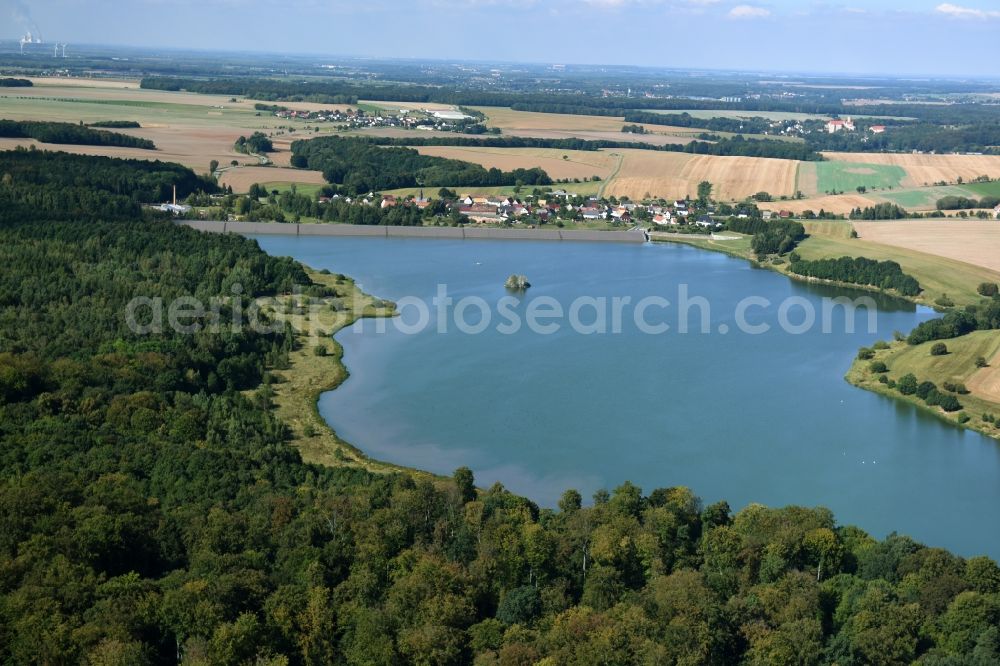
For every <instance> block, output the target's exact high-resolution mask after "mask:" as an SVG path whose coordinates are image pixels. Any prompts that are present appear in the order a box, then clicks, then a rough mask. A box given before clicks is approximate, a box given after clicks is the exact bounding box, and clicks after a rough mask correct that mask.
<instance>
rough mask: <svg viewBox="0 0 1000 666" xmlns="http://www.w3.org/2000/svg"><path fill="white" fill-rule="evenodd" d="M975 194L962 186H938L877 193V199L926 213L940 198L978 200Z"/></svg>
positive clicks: (977, 195)
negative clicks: (969, 198)
mask: <svg viewBox="0 0 1000 666" xmlns="http://www.w3.org/2000/svg"><path fill="white" fill-rule="evenodd" d="M980 196H982V195H980V194H977V193H976V192H974V191H972V190H971V189H970V188H968V187H967V186H964V185H939V186H932V187H917V188H913V189H905V190H895V191H893V192H879V193H878V198H879V199H882V200H885V201H889V202H891V203H894V204H897V205H899V206H902V207H903V208H905V209H907V210H914V211H918V210H919V211H928V210H935V209H936V207H937V202H938V199H941V198H942V197H971V198H978V197H980Z"/></svg>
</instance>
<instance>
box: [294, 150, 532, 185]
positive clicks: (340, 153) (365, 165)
mask: <svg viewBox="0 0 1000 666" xmlns="http://www.w3.org/2000/svg"><path fill="white" fill-rule="evenodd" d="M292 155H293V157H292V166H297V167H307V168H309V169H313V170H316V171H322V172H323V177H324V178H325V179H326V180H327V181H328V182H330V183H333V184H336V185H338V186H339V190H340V191H342V192H344V193H346V194H365V193H368V192H381V191H385V190H393V189H397V188H405V187H423V186H427V187H490V186H499V185H518V184H520V185H550V184H551V183H552V179H551V178H549V176H548V174H546V173H545V171H543V170H542V169H539V168H532V169H514V170H512V171H501V170H500V169H497V168H492V169H486V168H484V167H482V166H481V165H479V164H472V163H471V162H463V161H460V160H453V159H446V158H443V157H433V156H430V155H421V154H420V153H419V152H417V151H416V150H413V149H411V148H402V147H386V148H384V147H381V146H380V145H378V144H377V143H376V142H373V141H366V140H362V139H357V138H353V137H323V138H319V139H312V140H309V141H296V142H294V143H293V144H292Z"/></svg>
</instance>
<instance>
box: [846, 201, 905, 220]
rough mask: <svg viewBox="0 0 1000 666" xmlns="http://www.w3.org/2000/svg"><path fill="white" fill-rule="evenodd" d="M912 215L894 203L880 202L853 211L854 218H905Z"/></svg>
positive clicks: (851, 216)
mask: <svg viewBox="0 0 1000 666" xmlns="http://www.w3.org/2000/svg"><path fill="white" fill-rule="evenodd" d="M908 217H912V215H911V214H910V213H908V212H906V210H905V209H903V208H901V207H900V206H898V205H896V204H894V203H888V202H885V203H880V204H875V205H874V206H866V207H864V208H861V207H860V206H859V207H858V208H855V209H853V210H852V211H851V215H850V219H852V220H904V219H906V218H908Z"/></svg>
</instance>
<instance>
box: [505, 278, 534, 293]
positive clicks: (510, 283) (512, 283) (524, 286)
mask: <svg viewBox="0 0 1000 666" xmlns="http://www.w3.org/2000/svg"><path fill="white" fill-rule="evenodd" d="M503 286H505V287H506V288H507V289H511V290H513V291H527V290H528V289H531V283H530V282H528V276H527V275H511V276H510V277H509V278H507V281H506V282H505V283H504V285H503Z"/></svg>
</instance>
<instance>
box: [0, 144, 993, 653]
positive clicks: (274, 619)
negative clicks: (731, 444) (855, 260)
mask: <svg viewBox="0 0 1000 666" xmlns="http://www.w3.org/2000/svg"><path fill="white" fill-rule="evenodd" d="M24 152H25V153H27V154H26V155H20V154H14V155H12V154H10V153H6V154H0V157H2V158H3V159H4V160H6V161H5V162H3V163H0V164H2V166H0V174H3V173H7V172H8V171H10V172H11V173H12V176H11V178H10V181H11V182H14V183H16V182H18V180H19V179H27V178H29V177H30V178H35V179H38V180H40V181H41V183H42V184H43V185H45V184H47V185H50V186H54V185H55V184H61V185H64V186H69V185H70V184H71V183H72V181H73V179H74V178H77V177H78V178H80V179H81V183H83V184H81V186H80V187H81V188H83V187H91V186H92V187H95V188H96V187H97V182H98V181H99V180H101V179H104V180H106V181H108V182H106V183H105V185H104V189H101V190H99V191H100V192H104V193H106V194H110V193H111V192H112V191H113V192H114V196H117V197H122V198H123V199H124V200H126V201H136V200H141V199H143V198H146V197H147V196H151V193H152V192H153V191H154V190H155V187H151V183H150V180H151V179H152V180H153V181H154V182H156V181H157V180H158V178H159V177H160V176H159V175H158V174H163V173H164V172H166V174H167V175H168V176H169V177H171V178H179V179H180V180H181V181H182V182H186V183H188V185H189V186H194V185H196V184H197V183H198V180H197V177H195V176H194V174H193V173H190V172H189V171H188V174H189V175H187V176H185V175H184V174H181V173H175V171H176V169H180V167H176V165H161V164H154V163H141V162H133V161H125V160H107V161H106V162H105V161H101V160H99V159H97V158H89V159H94V160H95V161H94V162H92V163H91V162H87V161H79V162H74V161H72V160H73V159H76V157H77V156H60V155H58V154H56V155H50V154H43V153H39V154H31V153H30V152H29V151H24ZM101 159H104V158H101ZM87 166H92V167H93V172H94V173H93V174H92V175H91V176H87V174H86V171H87V169H86V167H87ZM62 168H65V169H66V170H67V173H66V174H65V175H60V174H59V173H58V172H59V171H60V170H61V169H62ZM87 178H90V180H89V181H88V180H86V179H87ZM4 180H7V179H6V178H5V179H4ZM4 187H9V184H7V185H6V186H5V185H3V184H0V192H3V191H4V189H3V188H4ZM0 210H4V208H0ZM52 210H54V209H53V208H51V207H37V208H36V207H25V208H23V209H21V212H20V215H19V217H18V219H17V220H15V221H7V222H3V223H2V226H0V233H2V234H3V240H4V242H3V243H0V262H2V264H3V266H4V270H3V271H2V272H0V562H2V563H3V565H2V568H0V571H2V572H3V575H2V576H0V637H2V638H0V662H3V663H11V664H20V663H47V664H63V663H86V664H138V665H144V664H174V663H178V662H180V663H184V664H249V663H252V664H261V665H268V666H282V665H285V664H293V665H296V666H297V665H299V664H302V665H312V664H329V663H343V664H350V665H355V664H356V665H361V664H366V665H372V664H374V665H385V666H390V665H394V664H400V663H414V664H442V665H451V664H454V665H459V664H471V663H475V664H478V665H480V666H486V665H494V664H498V665H499V664H535V663H539V662H542V663H554V664H581V665H583V664H595V663H602V664H610V665H615V666H617V665H621V666H626V665H632V664H639V663H650V664H652V663H665V664H719V665H723V664H735V663H748V664H802V663H807V664H813V663H822V664H841V665H846V664H857V665H861V664H887V665H888V664H910V663H914V662H917V661H918V660H919V663H922V664H928V665H945V664H991V663H997V662H998V661H1000V630H998V622H1000V568H998V567H997V565H996V563H995V562H993V561H992V560H990V559H987V558H984V557H974V558H971V559H965V558H961V557H958V556H955V555H953V554H950V553H948V552H947V551H944V550H941V549H936V548H927V547H925V546H922V545H920V544H918V543H916V542H914V541H913V540H911V539H909V538H907V537H904V536H899V535H896V534H892V535H890V536H888V537H887V538H885V539H884V540H877V539H875V538H873V537H871V536H870V535H868V534H866V533H864V532H863V531H861V530H859V529H857V528H854V527H848V526H842V525H839V524H837V522H836V521H835V519H834V517H833V515H832V514H831V513H830V511H828V510H825V509H808V508H802V507H794V506H793V507H787V508H782V509H769V508H765V507H763V506H759V505H751V506H748V507H746V508H744V509H743V510H741V511H739V512H735V513H734V512H733V511H732V510H731V508H730V507H729V505H727V504H726V503H725V502H716V503H713V504H705V503H703V502H702V501H701V500H699V499H698V497H697V496H696V495H695V494H694V493H693V492H691V491H690V490H688V489H686V488H677V487H674V488H656V489H651V490H648V491H643V489H640V488H638V487H636V486H635V485H633V484H631V483H627V482H626V483H623V484H621V485H620V486H618V487H617V488H615V489H614V490H613V491H611V492H608V491H603V490H602V491H598V492H597V493H595V495H594V496H593V498H592V500H591V501H589V502H587V503H586V505H585V504H584V501H583V498H582V497H581V495H580V493H579V492H577V491H575V490H572V489H568V490H566V491H565V492H564V493H563V495H562V498H561V500H560V501H559V503H558V506H557V507H540V506H538V505H536V504H534V503H533V502H531V501H529V500H527V499H525V498H522V497H518V496H516V495H514V494H512V493H510V492H508V491H506V490H505V489H504V488H503V487H502V486H500V485H499V484H497V485H493V486H491V487H489V488H487V489H477V487H476V482H475V479H474V477H473V474H472V473H471V472H470V471H469V470H468V469H464V468H462V469H459V470H456V472H455V474H454V476H453V478H450V479H449V478H440V477H431V476H429V475H415V474H411V473H408V472H396V473H391V474H375V473H372V472H368V471H365V470H363V469H360V468H353V467H346V466H344V467H336V468H332V467H320V466H316V465H310V464H306V463H304V462H303V461H302V459H301V457H300V455H299V452H298V451H297V450H296V449H295V448H294V447H293V446H292V442H291V441H290V439H289V434H288V428H287V426H286V425H285V424H284V423H282V422H281V421H279V420H278V419H277V418H276V416H275V414H274V410H273V408H272V407H273V405H272V396H273V391H274V387H275V386H277V385H278V383H279V382H281V381H282V373H283V372H285V371H286V369H287V367H288V353H289V351H290V350H291V349H293V348H294V347H295V346H296V345H297V344H299V342H298V340H297V339H296V337H295V336H294V335H293V333H292V331H291V330H290V329H289V328H288V327H287V326H272V327H268V328H267V330H262V329H260V328H258V327H251V326H249V325H248V320H247V318H242V319H239V320H235V319H229V320H227V321H229V322H235V323H234V324H233V325H226V326H221V327H218V328H216V329H213V328H210V327H205V328H202V329H200V330H198V331H197V332H195V333H193V334H181V333H178V332H173V331H172V330H170V328H169V327H165V328H164V330H163V331H162V332H154V333H152V334H149V335H140V334H137V333H136V332H134V331H133V330H132V329H131V328H130V327H129V326H128V325H127V324H126V320H125V317H124V312H125V309H126V305H127V304H128V303H129V302H130V300H131V299H133V298H134V297H135V296H137V295H143V296H148V297H150V298H153V297H158V298H163V299H164V301H165V302H170V301H172V300H173V299H175V298H179V297H197V298H198V299H201V300H204V299H211V298H218V299H220V302H222V303H223V304H224V305H225V307H223V308H221V313H222V314H224V315H230V314H231V311H230V310H231V309H232V308H236V307H240V308H244V307H249V306H250V304H251V303H252V301H253V299H254V298H255V297H257V296H261V295H282V294H287V293H290V292H291V291H292V290H293V288H294V285H296V284H299V285H303V286H304V288H305V290H306V293H309V290H310V289H311V288H313V287H314V286H311V285H310V279H309V277H308V275H307V274H306V272H305V271H304V269H303V267H302V266H301V265H300V264H298V263H297V262H295V261H293V260H291V259H288V258H276V257H271V256H268V255H267V254H266V253H264V252H263V251H262V250H261V249H260V247H259V246H258V245H257V243H256V242H255V241H253V240H249V239H246V238H243V237H240V236H235V235H224V234H201V233H199V232H196V231H194V230H192V229H189V228H186V227H182V226H178V225H175V224H174V223H172V222H168V221H158V220H150V221H144V220H129V219H122V220H118V221H98V220H97V219H90V220H87V221H83V220H73V221H72V222H61V221H51V220H48V219H46V217H47V216H48V215H49V214H50V213H51V211H52ZM109 210H111V211H113V208H112V209H109ZM784 233H786V234H791V235H795V230H794V229H793V228H791V227H789V228H786V229H784ZM237 285H238V286H239V288H236V287H237ZM983 316H984V317H985V316H988V315H986V314H985V312H984V315H983ZM984 529H985V528H984ZM546 660H547V661H546Z"/></svg>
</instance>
